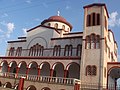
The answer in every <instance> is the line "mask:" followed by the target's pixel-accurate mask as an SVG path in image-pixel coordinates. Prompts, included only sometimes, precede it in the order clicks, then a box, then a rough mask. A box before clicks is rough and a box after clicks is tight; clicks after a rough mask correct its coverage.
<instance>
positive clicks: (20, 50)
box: [15, 47, 22, 56]
mask: <svg viewBox="0 0 120 90" xmlns="http://www.w3.org/2000/svg"><path fill="white" fill-rule="evenodd" d="M21 53H22V47H18V48H17V50H16V54H15V56H21Z"/></svg>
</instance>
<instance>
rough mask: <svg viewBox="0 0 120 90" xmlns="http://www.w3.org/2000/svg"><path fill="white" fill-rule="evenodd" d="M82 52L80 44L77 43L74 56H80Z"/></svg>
mask: <svg viewBox="0 0 120 90" xmlns="http://www.w3.org/2000/svg"><path fill="white" fill-rule="evenodd" d="M81 53H82V45H81V44H78V45H77V52H76V56H81Z"/></svg>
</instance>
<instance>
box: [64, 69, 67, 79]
mask: <svg viewBox="0 0 120 90" xmlns="http://www.w3.org/2000/svg"><path fill="white" fill-rule="evenodd" d="M67 73H68V70H64V78H67Z"/></svg>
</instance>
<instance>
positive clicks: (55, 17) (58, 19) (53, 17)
mask: <svg viewBox="0 0 120 90" xmlns="http://www.w3.org/2000/svg"><path fill="white" fill-rule="evenodd" d="M48 20H53V21H60V22H64V23H67V21H66V19H65V18H63V17H61V16H51V17H49V18H48Z"/></svg>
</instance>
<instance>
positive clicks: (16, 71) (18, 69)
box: [16, 67, 20, 77]
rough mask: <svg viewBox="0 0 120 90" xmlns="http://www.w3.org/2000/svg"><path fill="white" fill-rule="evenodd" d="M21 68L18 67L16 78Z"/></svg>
mask: <svg viewBox="0 0 120 90" xmlns="http://www.w3.org/2000/svg"><path fill="white" fill-rule="evenodd" d="M19 70H20V68H19V67H17V70H16V77H18V72H19Z"/></svg>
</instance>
